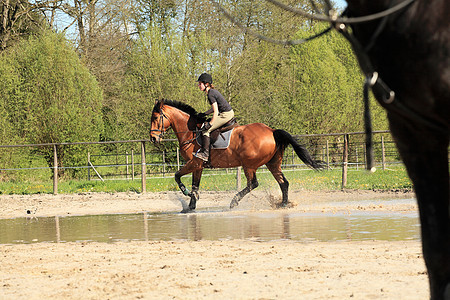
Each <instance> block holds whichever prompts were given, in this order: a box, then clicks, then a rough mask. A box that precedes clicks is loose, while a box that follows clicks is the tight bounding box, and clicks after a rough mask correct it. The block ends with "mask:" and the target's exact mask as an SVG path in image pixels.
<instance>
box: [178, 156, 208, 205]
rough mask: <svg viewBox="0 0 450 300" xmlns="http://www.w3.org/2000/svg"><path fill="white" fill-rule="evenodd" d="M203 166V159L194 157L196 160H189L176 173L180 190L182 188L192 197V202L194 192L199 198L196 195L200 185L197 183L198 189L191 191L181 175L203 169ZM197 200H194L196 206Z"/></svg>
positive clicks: (184, 193)
mask: <svg viewBox="0 0 450 300" xmlns="http://www.w3.org/2000/svg"><path fill="white" fill-rule="evenodd" d="M201 168H202V163H201V161H200V160H198V159H194V160H190V161H188V162H187V163H186V164H185V165H184V166H183V167H182V168H181V169H180V170H178V171H177V172H176V173H175V181H176V183H177V184H178V187H179V188H180V190H181V192H182V193H183V195H185V196H189V197H191V203H192V197H193V196H192V195H193V194H194V197H197V198H198V196H195V195H196V194H197V195H198V185H197V188H196V190H194V191H193V192H194V193H191V192H189V190H188V189H187V188H186V186H185V185H184V183H183V182H182V181H181V177H182V176H184V175H186V174H189V173H192V172H195V171H196V170H198V169H201ZM200 175H201V173H200ZM194 177H195V176H194ZM193 182H194V180H193ZM199 182H200V180H199ZM193 186H194V185H193ZM195 202H196V201H194V207H195ZM185 211H186V210H183V211H182V212H185Z"/></svg>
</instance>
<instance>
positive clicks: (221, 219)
mask: <svg viewBox="0 0 450 300" xmlns="http://www.w3.org/2000/svg"><path fill="white" fill-rule="evenodd" d="M419 229H420V228H419V220H418V216H417V213H406V214H401V213H392V212H390V213H375V212H372V213H365V214H364V213H361V214H337V215H333V214H311V213H285V214H280V213H279V212H275V213H270V212H268V213H252V214H242V215H237V214H235V213H233V214H231V213H222V214H218V213H194V214H149V213H142V214H131V215H120V214H117V215H98V216H75V217H50V218H33V219H27V218H17V219H1V220H0V243H1V244H9V243H33V242H57V243H59V242H73V241H97V242H114V241H128V240H141V241H148V240H193V241H198V240H229V239H258V240H261V241H271V240H295V241H310V240H313V241H334V240H372V239H376V240H411V239H413V240H418V239H420V232H419Z"/></svg>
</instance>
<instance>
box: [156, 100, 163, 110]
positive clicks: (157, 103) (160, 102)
mask: <svg viewBox="0 0 450 300" xmlns="http://www.w3.org/2000/svg"><path fill="white" fill-rule="evenodd" d="M163 105H164V99H155V108H158V110H160V109H161V107H162V106H163Z"/></svg>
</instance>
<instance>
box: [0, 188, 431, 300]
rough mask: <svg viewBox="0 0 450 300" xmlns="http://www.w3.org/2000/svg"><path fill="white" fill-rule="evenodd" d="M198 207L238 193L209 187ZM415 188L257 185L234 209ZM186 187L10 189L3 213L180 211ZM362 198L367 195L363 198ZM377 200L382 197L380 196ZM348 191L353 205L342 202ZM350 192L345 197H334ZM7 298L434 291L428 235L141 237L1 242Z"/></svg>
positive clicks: (308, 208)
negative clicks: (423, 239)
mask: <svg viewBox="0 0 450 300" xmlns="http://www.w3.org/2000/svg"><path fill="white" fill-rule="evenodd" d="M200 196H201V199H200V201H199V203H198V209H202V208H206V207H224V210H226V208H227V207H228V204H229V202H230V201H231V198H232V196H233V194H232V193H225V192H223V193H212V192H206V193H205V192H204V193H201V195H200ZM413 197H414V195H413V194H412V193H411V192H373V191H344V192H342V191H336V192H310V191H293V192H291V193H290V199H291V201H292V202H293V205H292V207H290V208H288V209H278V210H274V209H273V206H274V202H276V201H278V200H279V195H277V194H276V193H275V192H274V195H272V193H271V192H268V191H263V190H260V191H254V192H252V194H250V195H248V196H247V197H245V198H244V199H243V200H242V201H241V204H240V206H239V207H238V208H237V210H233V211H230V212H227V213H229V214H233V213H235V212H236V211H238V212H239V213H240V214H242V213H245V212H252V213H254V212H255V211H267V210H270V211H272V212H278V211H279V212H280V213H285V212H286V211H289V212H290V211H292V212H319V213H321V212H324V213H326V212H338V211H346V212H349V213H351V212H352V211H360V210H365V211H372V210H380V211H394V212H403V211H404V212H411V211H416V210H417V207H416V205H415V204H392V205H391V204H389V202H388V201H386V203H385V202H383V199H394V198H413ZM185 200H186V198H184V197H182V196H181V193H178V192H167V193H147V194H143V195H140V194H135V193H118V194H102V193H92V194H81V195H56V196H54V195H30V196H28V195H27V196H19V195H15V196H9V195H1V196H0V218H3V219H4V218H16V217H27V216H30V215H32V216H33V217H41V216H55V215H57V216H68V215H85V214H107V213H137V212H144V211H146V212H165V211H180V210H181V209H182V207H183V205H186V203H185ZM361 200H369V201H364V204H361V202H360V201H361ZM370 200H374V201H373V202H372V201H370ZM342 201H345V205H342ZM334 202H341V205H334V204H333V203H334ZM0 253H1V255H0V265H1V269H0V299H45V298H53V299H136V298H137V299H199V298H202V299H203V298H210V299H213V298H214V299H344V298H353V299H427V298H428V293H429V289H428V278H427V274H426V268H425V265H424V262H423V257H422V253H421V246H420V242H418V241H396V242H387V241H359V242H358V241H335V242H295V241H275V242H258V241H252V240H226V241H205V240H201V241H142V242H140V241H133V242H117V243H110V244H107V243H95V242H92V243H86V242H77V243H76V242H70V243H34V244H14V245H11V244H7V245H4V244H3V245H0Z"/></svg>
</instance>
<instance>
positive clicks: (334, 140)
mask: <svg viewBox="0 0 450 300" xmlns="http://www.w3.org/2000/svg"><path fill="white" fill-rule="evenodd" d="M385 136H387V137H388V138H387V139H386V138H385ZM295 137H296V138H297V139H299V140H300V142H301V143H302V144H304V145H305V146H306V147H307V148H308V150H309V151H310V152H311V154H312V155H313V157H314V158H315V159H319V160H322V161H323V162H324V163H325V164H326V166H327V168H341V169H342V188H345V186H346V184H347V171H348V168H349V167H351V168H356V169H358V168H364V167H365V163H366V162H365V150H364V149H365V147H364V133H363V132H352V133H332V134H312V135H296V136H295ZM375 137H379V138H377V139H375ZM374 140H375V143H374V144H375V158H376V165H377V166H381V168H382V169H383V170H384V169H385V168H386V164H388V163H390V164H392V163H400V160H399V157H398V153H397V151H396V149H395V146H394V145H393V141H392V138H391V137H390V134H389V131H376V132H374ZM174 141H175V140H173V139H170V140H163V141H162V143H166V142H174ZM149 143H150V141H149V140H125V141H110V142H77V143H49V144H28V145H3V146H1V145H0V150H2V148H19V147H21V148H23V147H27V148H29V147H31V148H39V147H52V148H53V166H52V167H51V169H52V171H53V176H52V177H53V194H57V193H58V170H59V169H63V168H61V167H58V155H57V153H58V148H59V147H68V146H74V145H80V146H85V147H88V146H89V145H104V146H105V147H106V146H108V145H111V144H112V145H117V144H122V145H123V144H133V147H132V149H131V151H127V152H125V153H115V154H111V153H108V151H105V152H106V153H100V154H92V153H90V152H89V151H88V152H87V157H86V161H87V163H86V165H81V166H76V167H72V168H84V169H87V177H88V179H89V180H91V179H92V180H93V179H94V178H95V179H97V178H98V179H99V180H105V179H104V177H108V176H109V177H113V178H115V179H117V178H119V177H122V178H123V179H127V180H135V179H137V178H139V177H140V180H141V192H143V193H145V192H146V177H147V175H150V176H163V177H166V176H173V174H174V172H176V171H177V170H178V169H179V168H180V167H181V166H182V165H183V164H184V162H183V161H182V158H180V155H179V149H178V148H177V149H176V150H175V151H166V150H164V151H158V150H153V151H151V152H149V151H147V150H146V147H147V145H148V144H149ZM136 145H139V146H138V147H139V149H135V148H137V147H136ZM290 149H291V150H290ZM108 156H109V157H111V156H113V157H115V160H116V162H115V163H108V162H106V163H105V162H101V159H104V160H105V157H108ZM119 156H121V157H124V158H125V161H124V162H123V163H119V162H118V161H119V159H118V157H119ZM155 157H156V158H155ZM149 158H150V159H149ZM106 161H107V160H106ZM150 161H151V162H150ZM139 165H140V170H139V167H138V168H135V167H136V166H139ZM148 166H149V167H150V170H151V172H150V173H149V172H148V168H147V167H148ZM40 168H41V169H42V168H45V167H40ZM47 168H48V167H47ZM108 168H109V170H111V168H115V169H116V170H118V169H120V172H118V174H112V173H113V172H111V171H108V172H106V173H103V175H102V171H101V169H108ZM262 168H263V167H262ZM283 168H284V169H286V168H292V169H299V168H306V166H305V165H304V164H303V162H301V161H300V160H299V159H298V157H297V156H296V155H295V153H294V151H293V149H292V148H288V149H287V151H286V152H285V157H284V163H283ZM25 169H33V168H3V169H0V175H1V172H6V171H14V170H25ZM138 170H139V171H138ZM234 170H235V172H236V174H237V176H236V178H237V182H236V187H237V189H240V188H241V182H240V178H241V176H240V168H234ZM229 171H230V170H227V172H229ZM111 175H113V176H111Z"/></svg>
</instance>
